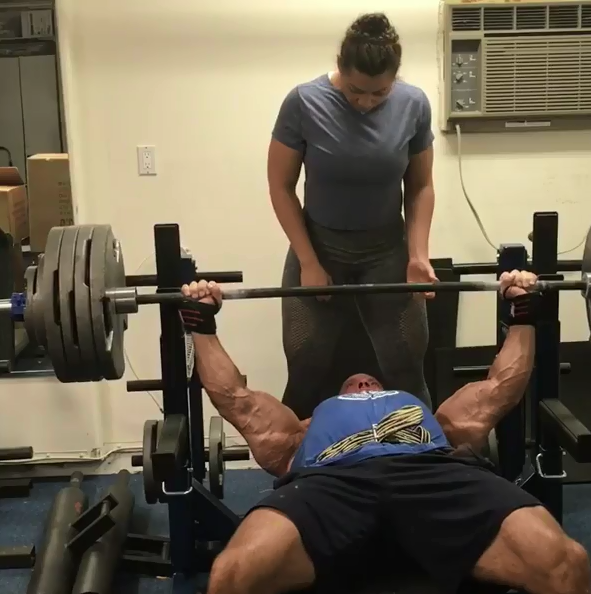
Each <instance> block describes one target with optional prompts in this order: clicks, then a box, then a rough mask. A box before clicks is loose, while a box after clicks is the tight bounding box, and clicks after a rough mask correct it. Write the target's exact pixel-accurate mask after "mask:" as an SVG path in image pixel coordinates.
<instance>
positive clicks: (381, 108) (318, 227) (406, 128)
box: [268, 13, 436, 418]
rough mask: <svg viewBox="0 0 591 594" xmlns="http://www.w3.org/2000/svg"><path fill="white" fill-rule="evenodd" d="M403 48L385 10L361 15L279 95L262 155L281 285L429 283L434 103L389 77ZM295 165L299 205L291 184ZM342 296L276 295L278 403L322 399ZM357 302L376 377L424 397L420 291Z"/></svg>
mask: <svg viewBox="0 0 591 594" xmlns="http://www.w3.org/2000/svg"><path fill="white" fill-rule="evenodd" d="M401 55H402V49H401V46H400V42H399V37H398V35H397V33H396V30H395V29H394V27H393V26H392V25H391V24H390V22H389V20H388V18H387V17H386V16H385V15H384V14H381V13H377V14H366V15H363V16H361V17H359V18H358V19H357V20H356V21H355V22H354V23H353V24H352V25H351V26H350V27H349V29H348V30H347V32H346V34H345V37H344V39H343V41H342V43H341V48H340V52H339V55H338V58H337V66H338V69H337V70H336V71H335V72H331V73H329V74H324V75H322V76H320V77H318V78H316V79H314V80H312V81H310V82H306V83H303V84H300V85H298V86H297V87H295V88H294V89H292V90H291V91H290V92H289V94H288V95H287V97H286V98H285V99H284V101H283V104H282V105H281V108H280V111H279V115H278V117H277V121H276V123H275V127H274V129H273V137H272V140H271V144H270V147H269V155H268V181H269V191H270V195H271V202H272V204H273V208H274V210H275V214H276V216H277V219H278V221H279V223H280V225H281V226H282V228H283V230H284V232H285V234H286V236H287V238H288V240H289V242H290V249H289V252H288V254H287V258H286V262H285V268H284V272H283V285H284V286H298V285H302V286H323V285H327V284H330V283H335V284H344V283H399V282H431V281H434V280H436V279H435V275H434V272H433V269H432V267H431V265H430V263H429V248H428V246H429V231H430V227H431V218H432V215H433V206H434V200H435V198H434V191H433V180H432V168H433V149H432V143H433V134H432V132H431V108H430V105H429V101H428V99H427V97H426V96H425V94H424V93H423V91H421V90H420V89H418V88H416V87H413V86H411V85H409V84H406V83H404V82H402V81H399V80H397V74H398V70H399V67H400V59H401ZM302 165H303V166H304V169H305V174H306V180H305V190H304V201H303V202H304V207H303V209H302V206H301V204H300V201H299V199H298V197H297V195H296V191H295V189H296V184H297V181H298V178H299V176H300V171H301V168H302ZM403 188H404V189H403ZM403 209H404V217H403V216H402V210H403ZM428 297H430V295H428ZM344 301H346V299H343V298H337V297H332V298H331V299H324V300H322V299H315V298H310V297H304V298H286V299H284V300H283V304H282V316H283V344H284V349H285V355H286V358H287V367H288V382H287V387H286V391H285V394H284V397H283V402H284V403H285V404H287V405H288V406H290V407H291V408H292V409H293V410H294V411H295V412H296V414H298V416H299V417H300V418H307V417H309V416H310V414H311V412H312V410H313V409H314V407H315V406H316V405H317V404H318V400H319V396H318V393H319V390H320V387H321V385H322V383H323V381H324V380H325V378H326V376H327V372H328V371H329V370H330V368H331V363H332V361H333V359H334V356H335V353H336V347H337V345H338V343H339V339H340V337H341V333H342V331H343V330H344V329H346V327H347V325H348V322H349V320H350V319H351V317H350V312H349V311H348V310H347V308H346V307H344V305H345V304H344ZM349 302H350V298H349ZM354 307H355V309H356V311H357V312H358V314H359V316H360V318H361V321H362V323H363V326H364V328H365V330H366V331H367V334H368V336H369V338H370V340H371V344H372V346H373V348H374V351H375V355H376V359H377V362H378V365H379V367H380V370H381V372H382V375H383V378H382V379H383V383H384V385H385V386H386V387H388V388H396V389H400V390H406V391H408V392H411V393H412V394H415V395H416V396H418V397H420V398H421V399H422V400H424V401H425V402H426V403H430V397H429V393H428V390H427V386H426V384H425V379H424V375H423V358H424V355H425V350H426V347H427V342H428V329H427V320H426V307H425V302H424V299H422V297H421V296H413V295H411V294H381V295H377V294H376V295H359V296H356V297H355V298H354ZM352 371H357V370H348V372H347V374H346V375H350V373H351V372H352ZM359 371H363V370H359Z"/></svg>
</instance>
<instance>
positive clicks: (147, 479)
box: [142, 421, 162, 505]
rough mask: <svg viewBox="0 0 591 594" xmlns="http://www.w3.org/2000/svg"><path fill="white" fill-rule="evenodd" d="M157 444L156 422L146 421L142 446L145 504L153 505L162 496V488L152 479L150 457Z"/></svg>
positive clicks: (152, 471)
mask: <svg viewBox="0 0 591 594" xmlns="http://www.w3.org/2000/svg"><path fill="white" fill-rule="evenodd" d="M157 444H158V422H157V421H146V422H145V423H144V441H143V446H142V458H143V479H144V496H145V498H146V503H148V504H150V505H153V504H154V503H158V499H159V498H160V495H161V494H162V488H161V487H162V486H161V485H160V483H157V482H156V478H155V477H154V465H153V463H152V456H153V454H154V452H155V451H156V446H157Z"/></svg>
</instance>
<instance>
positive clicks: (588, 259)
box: [581, 228, 591, 332]
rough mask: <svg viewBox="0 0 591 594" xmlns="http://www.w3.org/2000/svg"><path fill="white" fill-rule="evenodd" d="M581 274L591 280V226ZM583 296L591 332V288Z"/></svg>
mask: <svg viewBox="0 0 591 594" xmlns="http://www.w3.org/2000/svg"><path fill="white" fill-rule="evenodd" d="M581 274H582V279H583V280H584V281H586V282H587V283H589V282H590V281H591V228H590V229H589V231H588V233H587V239H586V241H585V249H584V250H583V258H582V259H581ZM583 297H584V298H585V308H586V310H587V324H588V325H589V331H590V332H591V290H589V289H587V291H585V293H584V294H583Z"/></svg>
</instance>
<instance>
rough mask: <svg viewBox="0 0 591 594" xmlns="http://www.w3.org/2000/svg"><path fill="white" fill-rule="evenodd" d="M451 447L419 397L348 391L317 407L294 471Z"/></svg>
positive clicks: (399, 393)
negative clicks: (351, 392) (349, 392)
mask: <svg viewBox="0 0 591 594" xmlns="http://www.w3.org/2000/svg"><path fill="white" fill-rule="evenodd" d="M446 447H450V444H449V442H448V441H447V439H446V437H445V434H444V433H443V429H442V428H441V425H440V424H439V423H438V422H437V420H436V419H435V417H434V416H433V414H432V413H431V411H430V410H429V409H428V408H427V407H426V406H425V404H423V402H421V401H420V400H419V399H418V398H417V397H416V396H413V395H412V394H409V393H408V392H397V391H384V392H362V393H360V394H343V395H340V396H334V397H333V398H329V399H328V400H325V401H324V402H323V403H321V404H320V405H319V406H317V407H316V409H315V410H314V414H313V415H312V421H311V422H310V425H309V427H308V431H307V433H306V435H305V437H304V440H303V441H302V443H301V445H300V447H299V449H298V451H297V452H296V454H295V457H294V459H293V462H292V465H291V470H298V469H301V468H310V467H318V466H325V465H329V464H344V463H346V464H350V463H354V462H360V461H362V460H365V459H367V458H374V457H376V456H393V455H400V454H420V453H424V452H429V451H432V450H437V449H441V448H446Z"/></svg>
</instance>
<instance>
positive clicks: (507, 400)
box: [488, 326, 536, 418]
mask: <svg viewBox="0 0 591 594" xmlns="http://www.w3.org/2000/svg"><path fill="white" fill-rule="evenodd" d="M535 348H536V346H535V330H534V328H533V326H513V327H511V328H510V329H509V332H508V333H507V336H506V337H505V342H504V343H503V347H502V348H501V350H500V351H499V354H498V355H497V357H496V359H495V361H494V363H493V364H492V366H491V368H490V370H489V373H488V381H489V382H491V383H492V385H493V392H492V395H493V398H494V400H495V402H496V405H497V407H498V414H499V417H500V418H502V417H503V416H504V415H505V414H506V413H507V412H509V410H511V409H512V408H513V407H514V406H515V405H516V404H517V403H518V402H519V401H520V400H521V398H522V396H523V393H524V392H525V389H526V388H527V384H528V382H529V378H530V376H531V372H532V369H533V365H534V355H535Z"/></svg>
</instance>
